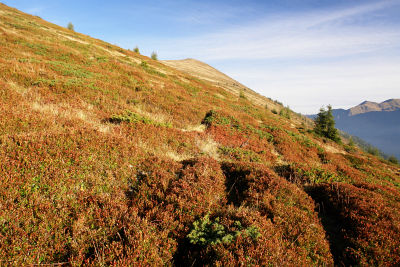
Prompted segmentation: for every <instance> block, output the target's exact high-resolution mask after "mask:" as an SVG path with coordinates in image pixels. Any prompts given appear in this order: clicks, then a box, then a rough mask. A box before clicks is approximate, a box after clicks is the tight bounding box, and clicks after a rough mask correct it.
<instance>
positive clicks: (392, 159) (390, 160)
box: [388, 156, 399, 164]
mask: <svg viewBox="0 0 400 267" xmlns="http://www.w3.org/2000/svg"><path fill="white" fill-rule="evenodd" d="M388 161H389V162H391V163H393V164H399V160H398V159H397V158H396V157H395V156H390V157H389V158H388Z"/></svg>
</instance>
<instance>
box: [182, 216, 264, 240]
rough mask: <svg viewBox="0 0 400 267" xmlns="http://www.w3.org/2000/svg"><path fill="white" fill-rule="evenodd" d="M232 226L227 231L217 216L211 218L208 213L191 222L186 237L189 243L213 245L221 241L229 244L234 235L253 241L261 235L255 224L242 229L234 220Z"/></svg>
mask: <svg viewBox="0 0 400 267" xmlns="http://www.w3.org/2000/svg"><path fill="white" fill-rule="evenodd" d="M233 226H234V227H233V228H234V230H232V231H229V230H227V229H225V227H224V226H223V225H222V224H220V221H219V218H218V217H217V218H215V219H213V220H211V219H210V215H209V214H207V215H206V216H204V218H202V219H200V220H197V221H195V222H194V223H193V228H192V230H191V231H190V233H189V234H188V235H187V238H188V239H189V242H190V243H191V244H195V245H200V246H203V247H206V246H208V245H211V246H214V245H218V244H221V243H222V244H230V243H232V242H233V241H234V240H235V239H236V237H238V236H240V235H242V234H243V236H245V237H249V238H251V239H252V240H253V241H257V239H258V238H259V237H260V236H261V234H260V232H259V231H258V228H257V227H255V226H249V227H247V228H246V229H244V228H243V226H242V224H241V223H240V222H239V221H235V222H234V225H233Z"/></svg>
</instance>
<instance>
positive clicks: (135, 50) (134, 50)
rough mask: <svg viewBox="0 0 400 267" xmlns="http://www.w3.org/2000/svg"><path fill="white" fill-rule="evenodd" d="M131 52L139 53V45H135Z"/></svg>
mask: <svg viewBox="0 0 400 267" xmlns="http://www.w3.org/2000/svg"><path fill="white" fill-rule="evenodd" d="M133 52H135V53H138V54H140V51H139V47H137V46H136V47H135V48H133Z"/></svg>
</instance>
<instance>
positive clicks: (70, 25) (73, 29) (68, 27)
mask: <svg viewBox="0 0 400 267" xmlns="http://www.w3.org/2000/svg"><path fill="white" fill-rule="evenodd" d="M67 29H68V30H70V31H75V28H74V24H72V22H69V23H68V25H67Z"/></svg>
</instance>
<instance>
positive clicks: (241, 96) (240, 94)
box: [239, 90, 246, 99]
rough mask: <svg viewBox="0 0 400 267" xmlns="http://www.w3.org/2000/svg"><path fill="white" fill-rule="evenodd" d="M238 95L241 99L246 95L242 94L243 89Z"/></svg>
mask: <svg viewBox="0 0 400 267" xmlns="http://www.w3.org/2000/svg"><path fill="white" fill-rule="evenodd" d="M239 97H240V98H242V99H246V95H245V94H244V92H243V90H240V92H239Z"/></svg>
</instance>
